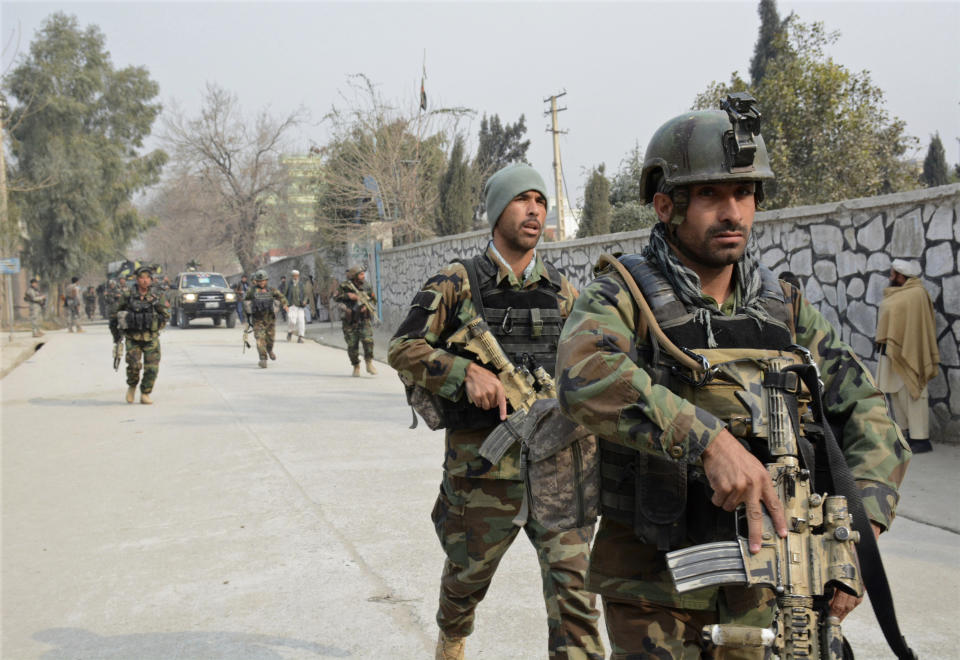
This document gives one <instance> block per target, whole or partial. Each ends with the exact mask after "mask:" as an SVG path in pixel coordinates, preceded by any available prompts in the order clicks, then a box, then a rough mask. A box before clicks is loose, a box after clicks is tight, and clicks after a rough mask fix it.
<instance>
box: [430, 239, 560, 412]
mask: <svg viewBox="0 0 960 660" xmlns="http://www.w3.org/2000/svg"><path fill="white" fill-rule="evenodd" d="M460 263H461V264H463V266H464V268H466V269H467V275H468V277H470V280H471V281H470V290H471V296H473V301H474V307H476V308H477V312H478V313H479V314H480V315H481V316H482V317H483V320H484V321H486V323H487V325H488V326H489V327H490V332H491V333H492V334H493V336H494V337H496V339H497V341H498V342H499V343H500V346H501V348H503V352H504V353H506V354H507V357H509V358H510V361H511V362H513V363H514V364H516V365H521V364H527V365H528V366H531V367H532V364H531V363H535V364H538V365H540V366H542V367H543V368H544V369H545V370H546V371H547V373H549V374H550V376H553V373H554V369H555V368H556V363H557V344H558V342H559V340H560V331H561V330H562V329H563V316H562V315H561V314H560V307H559V302H558V295H557V294H558V293H559V291H560V281H561V275H560V272H559V271H558V270H557V269H556V268H555V267H554V266H553V264H550V263H548V262H546V261H544V262H543V263H544V266H546V269H547V273H548V275H549V280H547V279H545V278H542V279H541V280H540V283H539V285H538V286H537V287H536V288H532V289H513V288H512V287H510V284H509V282H508V281H507V280H504V281H503V286H498V284H499V283H498V281H497V276H498V274H499V269H498V268H497V266H496V264H494V263H493V262H492V261H491V260H490V259H489V258H488V257H487V256H486V254H480V255H477V256H475V257H474V258H473V259H472V260H469V261H468V260H460ZM471 270H472V271H473V272H471ZM452 352H454V353H456V354H457V355H460V356H461V357H465V358H467V359H469V360H474V361H476V356H475V355H474V354H473V353H470V352H469V351H460V352H458V351H452ZM531 371H532V368H531ZM442 401H443V408H444V418H445V420H446V427H447V428H449V429H452V430H473V429H482V428H490V427H493V426H496V425H497V424H499V423H500V413H499V411H498V410H497V409H493V410H482V409H480V408H478V407H477V406H475V405H473V404H472V403H470V402H469V401H468V400H467V397H466V396H465V395H464V396H463V397H462V398H461V399H460V400H459V401H449V400H448V399H442Z"/></svg>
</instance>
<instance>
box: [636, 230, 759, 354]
mask: <svg viewBox="0 0 960 660" xmlns="http://www.w3.org/2000/svg"><path fill="white" fill-rule="evenodd" d="M643 256H644V258H646V259H647V260H649V261H651V262H652V263H653V264H655V265H656V266H657V268H659V269H660V272H661V273H663V275H664V277H666V278H667V281H668V282H670V285H671V286H672V287H673V290H674V291H675V292H676V294H677V297H678V298H680V301H681V302H682V303H683V304H684V305H685V306H686V307H687V309H690V308H691V307H693V308H694V312H693V317H694V320H695V321H696V322H698V323H700V324H701V325H703V326H704V328H705V329H706V332H707V347H708V348H717V340H716V338H715V337H714V336H713V325H712V323H711V321H710V319H711V318H712V316H713V315H715V314H717V315H719V314H720V308H719V307H718V306H714V305H711V304H710V303H709V302H708V301H707V300H706V299H704V297H703V289H702V288H701V284H700V276H699V275H697V274H696V273H695V272H693V271H692V270H691V269H689V268H687V267H686V266H684V265H683V264H682V263H680V259H678V258H677V255H676V253H674V251H673V249H672V248H671V247H670V244H669V243H668V242H667V234H666V225H665V224H664V223H662V222H658V223H657V224H655V225H654V226H653V229H652V230H651V231H650V243H648V244H647V246H646V247H645V248H643ZM759 265H760V262H759V261H758V259H757V256H756V254H755V253H754V251H753V250H752V249H750V248H749V247H748V249H746V250H745V251H744V253H743V256H742V257H741V258H740V260H739V261H738V262H737V263H736V268H735V271H734V272H735V275H734V286H735V287H736V288H735V295H737V296H738V305H737V313H741V314H746V315H747V316H749V317H751V318H753V319H754V320H755V321H756V322H757V324H758V325H760V324H762V323H763V322H764V321H766V320H768V319H769V318H770V316H769V314H767V312H766V310H765V309H764V308H763V306H762V305H761V304H760V291H761V279H760V269H759ZM719 304H721V305H722V304H723V301H722V300H721V301H719Z"/></svg>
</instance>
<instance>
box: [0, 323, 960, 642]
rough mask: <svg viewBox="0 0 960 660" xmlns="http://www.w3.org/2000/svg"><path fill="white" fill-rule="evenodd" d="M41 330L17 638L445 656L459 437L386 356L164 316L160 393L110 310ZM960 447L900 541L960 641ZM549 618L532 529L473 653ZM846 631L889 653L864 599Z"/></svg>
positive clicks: (923, 623) (29, 426) (907, 593)
mask: <svg viewBox="0 0 960 660" xmlns="http://www.w3.org/2000/svg"><path fill="white" fill-rule="evenodd" d="M281 336H282V335H281ZM44 340H45V342H46V343H45V344H44V346H43V347H42V348H41V349H40V350H39V351H37V352H36V353H35V354H33V355H32V356H31V357H29V358H28V359H27V360H26V361H24V362H23V363H22V364H20V366H18V367H17V368H16V369H14V370H13V371H12V372H11V373H9V375H7V376H6V377H5V378H3V380H2V381H0V390H2V391H0V397H2V416H3V419H2V443H3V445H2V447H3V454H2V488H3V491H2V496H3V500H2V506H3V527H2V532H3V535H2V628H3V632H2V645H3V646H2V649H0V655H2V657H3V658H10V659H14V660H21V659H23V660H27V659H31V658H43V659H44V660H67V659H71V660H73V659H76V658H110V659H118V660H119V659H138V660H139V659H146V660H168V659H172V658H182V659H193V658H196V659H222V660H228V659H229V660H274V659H283V658H298V659H299V658H310V659H314V658H370V659H382V658H399V659H407V658H410V659H414V658H427V657H432V646H433V640H434V639H435V635H436V632H435V631H436V628H435V624H434V622H433V616H434V611H435V606H436V589H437V584H438V580H439V573H440V568H441V562H442V554H441V551H440V549H439V544H438V543H437V542H436V539H435V536H434V532H433V527H432V525H431V523H430V519H429V511H430V508H431V506H432V504H433V500H434V497H435V494H436V490H437V486H438V483H439V479H440V468H439V463H440V454H441V439H440V437H439V434H433V433H431V432H430V431H429V430H427V429H425V428H424V427H422V426H421V427H420V428H418V429H416V430H409V429H407V426H408V425H409V422H410V413H409V409H408V408H406V406H405V404H404V400H403V397H402V393H401V390H400V386H399V383H398V381H397V379H396V377H395V376H394V374H393V373H392V371H391V370H390V369H389V367H387V366H386V365H381V366H380V375H379V376H376V377H366V376H365V377H363V378H361V379H355V378H351V377H350V376H349V371H350V369H349V365H348V363H347V359H346V355H345V354H344V352H343V351H342V350H338V349H336V348H331V347H327V346H321V345H319V344H317V343H314V342H307V343H305V344H302V345H301V344H287V343H285V342H280V343H279V345H278V349H277V353H278V357H279V360H278V361H277V362H275V363H271V364H270V368H269V369H267V370H261V369H258V368H257V367H256V357H255V354H251V352H249V351H248V352H247V354H246V355H241V352H240V329H239V328H238V329H235V330H227V329H221V328H213V327H209V326H205V325H204V324H200V323H198V324H197V325H196V327H191V329H189V330H186V331H181V330H175V329H174V330H170V331H167V332H165V333H164V334H163V337H162V346H163V356H164V357H163V362H162V364H161V369H160V376H159V379H158V381H157V387H156V389H155V391H154V398H155V400H156V402H157V403H156V404H155V405H153V406H141V405H139V404H135V405H127V404H126V403H124V402H123V393H124V389H125V386H124V382H123V375H122V373H114V372H113V371H112V369H111V368H110V340H109V335H108V333H107V331H106V328H104V327H103V326H99V327H97V326H92V327H88V331H87V332H86V333H84V334H82V335H69V334H66V333H62V332H61V333H48V335H47V336H46V337H44ZM15 344H16V342H15V343H14V344H11V345H9V346H7V347H5V348H4V351H5V355H4V361H5V362H6V361H7V356H8V352H9V351H10V350H12V348H13V347H15ZM958 469H960V451H958V449H957V448H956V447H946V448H941V447H938V449H937V451H936V452H935V453H934V454H930V455H926V456H921V457H918V459H917V460H916V461H915V466H913V468H912V469H911V474H910V475H909V476H908V479H910V480H911V481H909V482H908V484H907V487H906V488H905V492H904V506H903V507H902V513H903V518H902V519H900V520H898V522H897V525H896V526H895V527H894V529H893V531H892V532H891V533H890V534H888V535H885V536H884V538H883V540H882V548H883V549H884V550H885V552H886V558H887V562H888V571H889V572H890V574H891V577H892V580H893V584H894V590H895V594H896V597H897V602H898V605H899V610H900V612H899V613H900V616H901V621H902V623H903V624H904V629H905V630H906V631H907V635H908V638H909V639H910V641H911V642H912V643H913V645H914V647H915V649H917V650H918V651H919V652H920V653H921V654H922V655H923V657H928V658H932V657H951V655H952V654H953V653H955V651H954V649H955V648H957V647H958V646H960V634H958V632H957V628H956V624H955V621H956V620H957V618H958V617H960V577H958V575H960V571H958V570H957V568H958V564H960V560H958V553H957V540H958V536H957V532H958V530H960V524H958V518H960V514H958V513H957V507H956V504H957V494H956V493H957V490H956V486H955V477H954V475H956V474H957V470H958ZM945 493H946V494H945ZM908 518H909V519H908ZM923 521H927V522H934V523H936V524H937V525H940V526H939V527H938V526H933V525H931V524H927V522H923ZM938 602H939V603H941V605H940V606H939V607H938V606H937V605H936V604H935V603H938ZM544 619H545V615H544V612H543V605H542V601H541V598H540V593H539V575H538V571H537V569H536V560H535V557H534V553H533V551H532V549H531V548H530V547H529V544H528V543H527V542H526V541H525V540H524V539H523V538H521V539H519V540H518V542H517V544H516V546H515V547H514V548H513V549H512V550H511V552H510V553H509V554H508V555H507V557H506V559H505V561H504V563H503V565H502V567H501V571H500V573H498V577H497V579H496V580H495V581H494V584H493V586H492V587H491V589H490V592H489V593H488V596H487V599H486V601H485V602H484V603H483V604H482V605H481V608H480V610H479V615H478V623H477V632H476V634H475V635H474V636H472V637H471V638H470V640H469V642H468V647H467V655H468V657H469V658H490V659H498V660H499V659H506V658H542V657H544V656H545V647H546V626H545V622H544ZM847 632H848V634H849V636H850V637H851V638H852V639H853V642H854V646H855V648H856V649H857V650H858V653H859V655H858V657H861V658H883V657H888V656H889V654H888V653H885V652H884V647H883V645H882V642H876V641H874V640H873V639H872V638H875V637H876V636H877V631H876V627H875V624H874V622H873V619H872V614H871V613H870V612H869V611H868V610H867V609H866V608H862V609H861V611H858V612H857V613H855V615H854V619H853V620H852V621H851V623H850V625H848V626H847Z"/></svg>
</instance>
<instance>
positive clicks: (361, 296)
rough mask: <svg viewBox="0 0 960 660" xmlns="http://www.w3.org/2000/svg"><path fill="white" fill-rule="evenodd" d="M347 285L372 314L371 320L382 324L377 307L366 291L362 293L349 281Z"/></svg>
mask: <svg viewBox="0 0 960 660" xmlns="http://www.w3.org/2000/svg"><path fill="white" fill-rule="evenodd" d="M345 284H346V286H347V288H349V289H350V291H351V292H352V293H355V294H356V295H357V302H359V303H360V304H361V305H363V306H364V307H365V308H366V309H367V311H368V312H370V318H372V319H373V320H374V321H376V322H377V323H380V315H379V314H377V306H376V305H374V304H373V301H372V300H370V296H368V295H367V294H366V293H365V292H364V291H361V290H360V289H358V288H357V287H356V286H354V284H353V282H351V281H350V280H347V281H346V283H345Z"/></svg>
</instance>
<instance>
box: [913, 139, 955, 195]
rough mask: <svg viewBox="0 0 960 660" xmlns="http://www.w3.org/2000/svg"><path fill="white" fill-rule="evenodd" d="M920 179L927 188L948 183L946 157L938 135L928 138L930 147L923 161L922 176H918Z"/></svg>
mask: <svg viewBox="0 0 960 660" xmlns="http://www.w3.org/2000/svg"><path fill="white" fill-rule="evenodd" d="M920 179H921V180H922V181H923V182H924V183H925V184H926V185H927V187H929V188H932V187H933V186H945V185H947V184H948V183H950V176H949V174H948V170H947V156H946V152H945V151H944V149H943V142H941V141H940V133H934V134H933V135H932V136H931V137H930V146H929V148H927V157H926V158H924V159H923V174H921V175H920Z"/></svg>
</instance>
